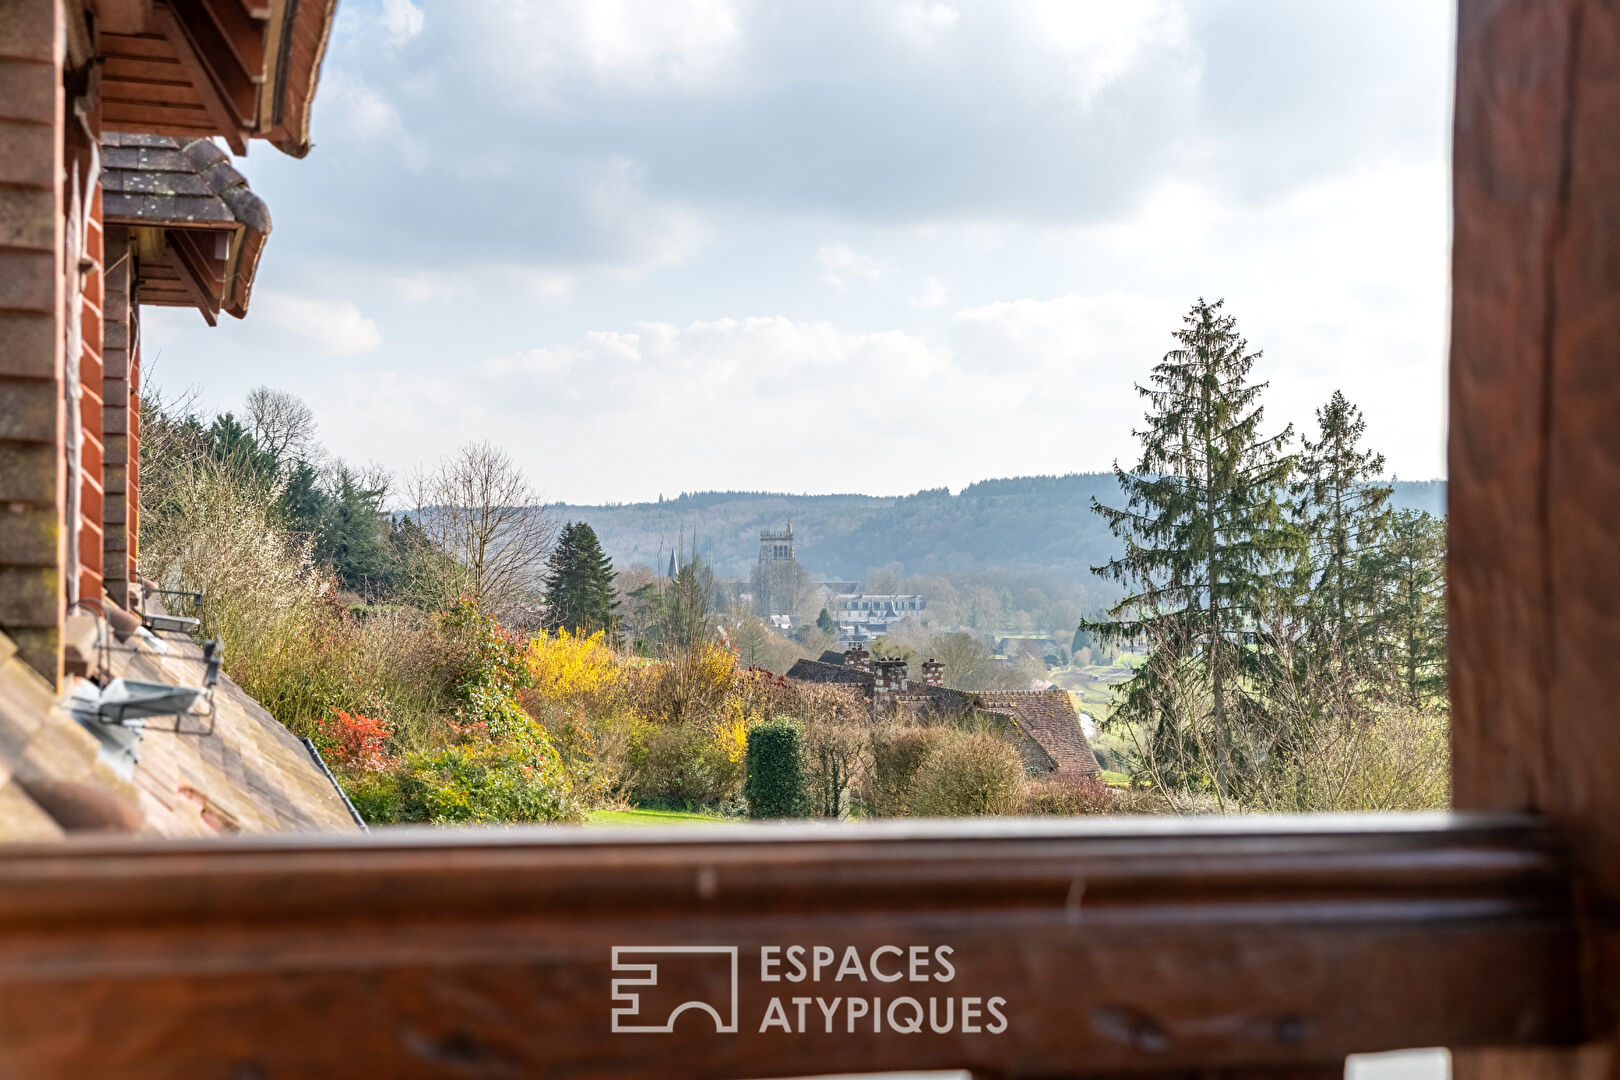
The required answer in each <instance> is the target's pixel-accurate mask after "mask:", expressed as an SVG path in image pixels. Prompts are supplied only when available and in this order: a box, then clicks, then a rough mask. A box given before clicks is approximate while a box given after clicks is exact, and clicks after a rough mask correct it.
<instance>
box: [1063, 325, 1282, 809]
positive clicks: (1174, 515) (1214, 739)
mask: <svg viewBox="0 0 1620 1080" xmlns="http://www.w3.org/2000/svg"><path fill="white" fill-rule="evenodd" d="M1222 303H1223V302H1222V301H1216V302H1215V303H1213V304H1211V303H1206V302H1205V301H1204V300H1203V299H1200V300H1199V301H1198V302H1197V303H1196V304H1194V305H1193V307H1192V310H1191V311H1190V312H1188V314H1187V315H1186V316H1185V317H1184V319H1183V325H1182V328H1181V329H1180V330H1178V331H1176V333H1175V335H1174V336H1175V338H1176V340H1177V342H1178V347H1177V348H1175V349H1173V350H1171V351H1170V352H1169V353H1167V354H1166V355H1165V357H1164V359H1163V360H1162V361H1161V362H1160V363H1159V364H1158V365H1157V366H1156V367H1154V369H1153V371H1152V373H1151V375H1150V376H1149V385H1148V386H1138V387H1137V392H1138V393H1139V394H1141V395H1142V396H1143V397H1144V398H1146V399H1147V402H1148V412H1147V415H1146V426H1145V427H1144V428H1143V429H1142V430H1140V431H1136V432H1133V434H1135V436H1136V437H1137V438H1138V439H1140V440H1141V443H1142V456H1141V459H1140V460H1139V461H1138V463H1137V465H1136V467H1135V468H1134V469H1133V470H1132V471H1130V472H1127V471H1125V470H1124V469H1121V468H1120V467H1119V466H1118V465H1117V464H1116V465H1115V467H1114V472H1115V475H1116V476H1117V477H1118V480H1119V485H1120V488H1121V490H1122V493H1123V494H1124V496H1125V505H1124V506H1123V507H1118V508H1115V507H1107V506H1103V505H1102V504H1101V503H1100V502H1098V501H1096V500H1093V501H1092V508H1093V509H1094V510H1096V511H1097V512H1098V513H1100V514H1101V515H1102V516H1103V517H1104V519H1105V520H1106V521H1107V523H1108V526H1109V528H1110V529H1111V530H1112V531H1113V533H1114V535H1115V536H1117V537H1119V539H1120V540H1121V541H1123V543H1124V548H1125V551H1124V554H1122V555H1121V556H1120V557H1118V558H1116V559H1114V560H1112V561H1110V562H1109V563H1107V564H1106V565H1104V566H1100V567H1094V568H1093V570H1094V572H1095V573H1098V574H1101V575H1103V576H1105V577H1109V578H1112V579H1114V580H1115V581H1119V582H1121V583H1123V584H1124V585H1125V586H1126V589H1127V592H1128V594H1127V595H1126V597H1125V598H1124V599H1123V600H1121V601H1120V602H1119V603H1118V604H1117V605H1115V606H1114V607H1113V608H1112V609H1110V611H1109V612H1108V617H1107V618H1106V619H1104V620H1101V621H1098V622H1095V623H1088V624H1087V628H1088V629H1092V630H1095V631H1097V632H1098V633H1099V634H1100V635H1101V636H1102V637H1103V639H1104V640H1106V641H1111V642H1126V641H1136V640H1143V639H1145V640H1146V641H1147V642H1148V644H1149V646H1150V647H1151V648H1152V650H1153V651H1152V654H1151V656H1150V658H1149V661H1148V663H1146V664H1145V665H1143V667H1142V668H1140V669H1139V670H1138V673H1137V675H1136V676H1135V677H1134V678H1133V679H1132V680H1131V682H1130V684H1129V686H1128V688H1127V692H1126V698H1125V701H1124V703H1123V704H1122V706H1121V707H1120V709H1119V710H1117V711H1116V713H1115V718H1116V719H1117V720H1119V721H1124V722H1127V723H1138V724H1142V725H1143V726H1144V727H1145V728H1146V729H1147V730H1148V731H1150V732H1152V733H1153V738H1152V745H1151V748H1150V754H1151V758H1152V762H1151V763H1152V765H1153V766H1154V768H1156V769H1158V770H1160V779H1162V780H1166V781H1169V782H1172V783H1185V782H1187V781H1189V780H1192V779H1194V777H1195V776H1196V775H1197V774H1198V773H1201V772H1204V771H1205V770H1212V771H1213V773H1214V780H1215V784H1216V789H1217V791H1218V792H1220V793H1222V794H1225V793H1228V792H1230V791H1231V785H1232V780H1233V777H1232V764H1233V763H1232V756H1233V754H1234V753H1235V752H1240V749H1241V742H1242V740H1240V739H1239V738H1238V736H1239V735H1240V734H1241V732H1242V729H1243V727H1244V726H1245V725H1246V724H1247V723H1249V722H1251V721H1258V719H1259V717H1260V715H1261V714H1260V710H1258V709H1257V707H1256V703H1255V702H1254V701H1253V699H1252V697H1251V693H1250V689H1249V686H1250V683H1249V681H1248V676H1249V675H1250V674H1251V673H1252V669H1253V658H1252V655H1251V650H1249V649H1247V648H1246V645H1247V643H1248V641H1249V640H1250V638H1251V637H1252V627H1253V623H1254V605H1255V603H1256V598H1257V597H1258V596H1260V595H1261V594H1262V593H1263V592H1264V591H1266V590H1267V589H1269V588H1270V587H1271V586H1272V585H1273V583H1274V581H1275V580H1276V579H1277V578H1278V576H1279V573H1280V572H1281V568H1282V567H1283V566H1284V564H1285V562H1286V560H1287V557H1288V556H1289V554H1290V553H1291V552H1292V551H1293V550H1295V549H1296V548H1297V546H1298V532H1297V530H1295V529H1294V528H1293V527H1292V526H1291V525H1290V524H1289V522H1288V521H1287V520H1286V519H1285V515H1284V511H1283V505H1282V496H1283V494H1284V492H1285V490H1286V489H1285V485H1286V484H1287V481H1288V478H1289V475H1290V471H1291V469H1292V467H1293V459H1292V458H1291V457H1289V456H1288V455H1287V454H1286V453H1285V450H1286V447H1287V443H1288V440H1289V439H1290V438H1291V437H1292V428H1291V427H1290V428H1284V429H1283V430H1282V431H1281V432H1279V433H1277V434H1275V435H1270V436H1265V435H1262V434H1261V433H1260V426H1261V422H1262V420H1263V417H1264V409H1263V408H1262V406H1261V405H1260V404H1259V398H1260V393H1261V391H1262V390H1264V389H1265V387H1266V384H1265V383H1251V382H1250V381H1249V372H1250V370H1251V369H1252V368H1253V366H1254V361H1255V360H1256V359H1257V358H1258V357H1259V355H1260V354H1259V353H1251V352H1249V351H1248V342H1247V341H1245V340H1244V339H1243V338H1242V337H1241V336H1240V335H1239V334H1238V332H1237V322H1236V320H1235V319H1234V318H1233V317H1232V316H1230V315H1227V314H1225V313H1223V312H1222V310H1221V308H1222Z"/></svg>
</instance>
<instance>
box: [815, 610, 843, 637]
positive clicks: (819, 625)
mask: <svg viewBox="0 0 1620 1080" xmlns="http://www.w3.org/2000/svg"><path fill="white" fill-rule="evenodd" d="M816 629H817V630H820V631H821V632H822V633H823V634H826V635H827V636H828V637H834V638H835V637H837V636H838V624H837V623H835V622H833V617H832V616H831V615H829V614H828V613H827V609H826V608H822V609H821V614H820V615H817V616H816Z"/></svg>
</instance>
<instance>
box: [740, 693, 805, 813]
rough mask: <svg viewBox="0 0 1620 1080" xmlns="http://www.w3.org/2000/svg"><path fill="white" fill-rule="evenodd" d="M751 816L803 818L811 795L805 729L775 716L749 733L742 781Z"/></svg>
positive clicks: (796, 722)
mask: <svg viewBox="0 0 1620 1080" xmlns="http://www.w3.org/2000/svg"><path fill="white" fill-rule="evenodd" d="M743 796H744V797H745V798H746V799H747V800H748V816H749V817H752V818H791V817H804V816H806V814H807V813H808V811H809V805H810V798H809V793H808V792H807V791H806V786H805V770H804V729H803V728H801V727H800V726H799V722H798V721H797V720H790V719H788V718H787V717H778V718H777V719H775V720H767V721H765V722H764V723H762V724H756V725H754V727H752V728H751V729H749V732H748V779H747V780H746V781H745V782H744V783H743Z"/></svg>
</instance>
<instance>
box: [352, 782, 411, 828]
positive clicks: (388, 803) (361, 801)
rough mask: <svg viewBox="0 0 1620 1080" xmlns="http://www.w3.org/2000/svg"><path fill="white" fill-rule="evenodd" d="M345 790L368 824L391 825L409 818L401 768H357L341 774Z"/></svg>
mask: <svg viewBox="0 0 1620 1080" xmlns="http://www.w3.org/2000/svg"><path fill="white" fill-rule="evenodd" d="M340 779H341V781H342V784H343V793H344V794H345V795H347V796H348V797H349V801H350V802H351V803H353V804H354V808H355V810H356V811H358V812H359V814H360V816H361V817H362V818H364V819H365V821H366V824H368V825H389V824H392V823H394V822H397V821H402V820H405V819H404V818H403V816H402V815H403V814H404V813H405V810H404V807H403V805H402V798H403V796H402V794H401V792H400V776H399V774H398V773H397V772H370V771H367V772H354V773H348V772H346V773H344V774H343V775H342V776H341V777H340Z"/></svg>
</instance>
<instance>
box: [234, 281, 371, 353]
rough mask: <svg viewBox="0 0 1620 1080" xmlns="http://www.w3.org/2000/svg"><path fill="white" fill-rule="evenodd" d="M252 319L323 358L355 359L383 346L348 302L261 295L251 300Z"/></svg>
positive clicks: (369, 320) (276, 293) (362, 317)
mask: <svg viewBox="0 0 1620 1080" xmlns="http://www.w3.org/2000/svg"><path fill="white" fill-rule="evenodd" d="M253 317H254V320H255V321H256V322H257V323H258V324H259V325H261V326H263V327H265V328H266V329H267V330H269V331H270V332H272V333H274V334H275V335H277V336H279V337H281V338H283V339H285V340H291V341H294V342H297V343H298V344H301V345H305V346H308V347H309V348H312V349H314V350H315V351H316V352H318V353H320V354H322V355H325V356H354V355H357V354H359V353H367V352H370V351H372V350H373V349H375V348H377V347H378V346H379V345H381V344H382V331H380V330H378V329H377V324H376V322H375V321H373V320H371V319H369V318H367V317H366V316H365V315H362V314H361V313H360V309H359V308H358V307H356V306H355V305H354V303H353V302H352V301H349V300H318V299H314V298H312V297H306V296H292V295H289V294H287V293H280V292H261V293H259V294H258V295H256V296H255V297H254V298H253Z"/></svg>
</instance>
